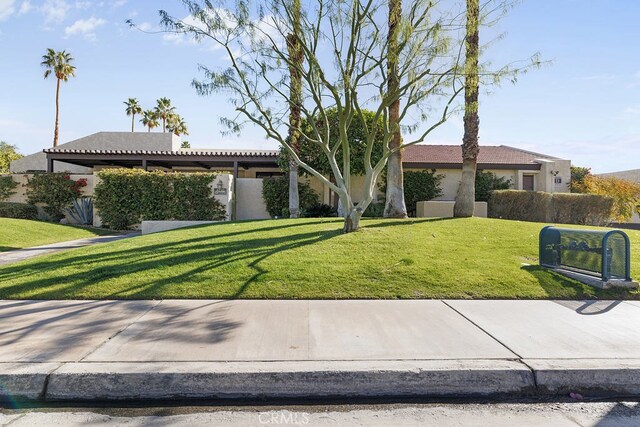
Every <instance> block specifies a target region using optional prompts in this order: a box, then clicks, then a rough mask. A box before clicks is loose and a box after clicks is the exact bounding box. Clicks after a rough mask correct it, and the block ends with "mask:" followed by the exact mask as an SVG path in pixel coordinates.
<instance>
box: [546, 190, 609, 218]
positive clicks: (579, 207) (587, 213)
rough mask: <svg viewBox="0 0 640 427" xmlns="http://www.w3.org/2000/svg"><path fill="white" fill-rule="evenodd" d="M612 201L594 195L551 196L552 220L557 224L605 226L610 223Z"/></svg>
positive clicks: (563, 194) (556, 194) (564, 194)
mask: <svg viewBox="0 0 640 427" xmlns="http://www.w3.org/2000/svg"><path fill="white" fill-rule="evenodd" d="M613 209H614V199H612V198H611V197H605V196H598V195H596V194H571V193H554V194H553V219H552V222H556V223H559V224H584V225H606V224H608V223H609V222H610V221H611V218H612V211H613Z"/></svg>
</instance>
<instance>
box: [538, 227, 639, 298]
mask: <svg viewBox="0 0 640 427" xmlns="http://www.w3.org/2000/svg"><path fill="white" fill-rule="evenodd" d="M540 265H541V266H543V267H547V268H551V269H553V270H554V271H556V272H558V273H561V274H564V275H565V276H568V277H571V278H573V279H576V280H579V281H581V282H583V283H587V284H590V285H594V286H597V287H601V288H609V287H612V286H622V287H630V288H637V283H635V282H633V281H632V280H631V255H630V244H629V237H628V236H627V235H626V234H625V233H624V232H623V231H621V230H580V229H570V228H559V227H553V226H547V227H544V228H543V229H542V230H541V231H540Z"/></svg>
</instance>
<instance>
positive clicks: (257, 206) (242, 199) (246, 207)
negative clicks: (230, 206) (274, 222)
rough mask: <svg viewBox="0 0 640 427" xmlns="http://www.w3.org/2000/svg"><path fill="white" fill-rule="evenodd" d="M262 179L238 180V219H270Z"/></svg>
mask: <svg viewBox="0 0 640 427" xmlns="http://www.w3.org/2000/svg"><path fill="white" fill-rule="evenodd" d="M262 183H263V181H262V179H261V178H238V179H237V180H236V193H235V196H236V199H235V205H236V209H235V211H236V219H269V218H271V217H270V216H269V213H268V212H267V205H266V204H265V203H264V199H263V197H262Z"/></svg>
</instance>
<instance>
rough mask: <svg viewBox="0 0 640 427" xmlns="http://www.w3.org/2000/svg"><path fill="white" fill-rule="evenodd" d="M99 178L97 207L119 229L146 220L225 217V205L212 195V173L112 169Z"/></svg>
mask: <svg viewBox="0 0 640 427" xmlns="http://www.w3.org/2000/svg"><path fill="white" fill-rule="evenodd" d="M98 177H99V178H100V179H99V182H98V183H97V184H96V188H95V194H94V197H95V207H96V209H97V210H98V211H99V215H100V218H101V219H102V222H103V224H105V225H106V226H108V227H111V228H114V229H117V230H124V229H127V228H130V227H131V226H132V225H134V224H139V223H140V222H142V221H143V220H188V221H214V220H223V219H225V215H226V212H225V209H224V206H223V205H222V204H221V203H220V202H219V201H217V200H216V199H215V197H214V196H213V194H212V189H211V184H212V183H213V181H214V180H215V177H216V175H215V174H212V173H189V174H186V173H165V172H161V171H152V172H146V171H143V170H140V169H108V170H104V171H102V172H99V173H98Z"/></svg>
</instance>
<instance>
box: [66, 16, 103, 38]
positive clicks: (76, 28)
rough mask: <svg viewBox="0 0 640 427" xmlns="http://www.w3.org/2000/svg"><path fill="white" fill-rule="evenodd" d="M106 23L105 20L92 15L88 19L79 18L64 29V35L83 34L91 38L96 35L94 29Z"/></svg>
mask: <svg viewBox="0 0 640 427" xmlns="http://www.w3.org/2000/svg"><path fill="white" fill-rule="evenodd" d="M106 23H107V21H105V20H104V19H102V18H96V17H94V16H92V17H91V18H89V19H79V20H77V21H76V22H74V23H73V24H72V25H70V26H68V27H67V28H65V29H64V35H65V37H70V36H75V35H83V36H84V37H85V38H87V39H89V40H93V39H95V37H96V34H95V30H96V29H97V28H98V27H101V26H102V25H104V24H106Z"/></svg>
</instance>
